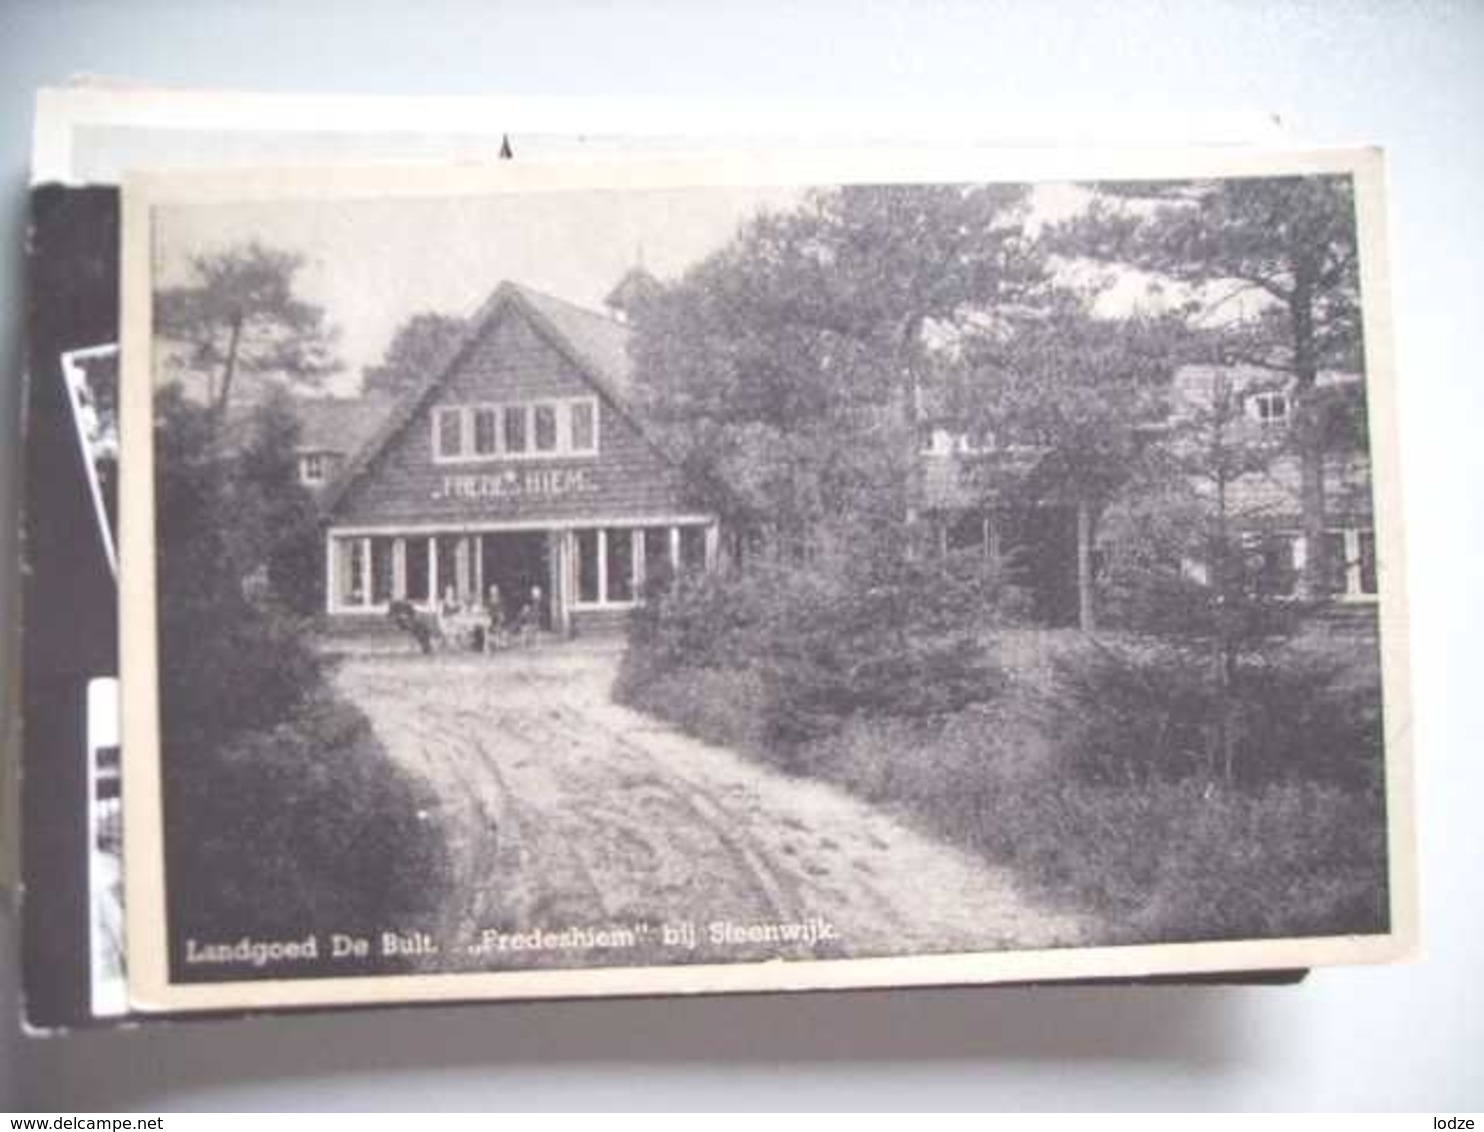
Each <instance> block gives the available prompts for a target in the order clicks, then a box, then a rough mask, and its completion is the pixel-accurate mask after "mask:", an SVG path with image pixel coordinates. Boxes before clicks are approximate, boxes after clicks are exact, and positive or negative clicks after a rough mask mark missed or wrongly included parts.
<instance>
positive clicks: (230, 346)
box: [215, 314, 242, 433]
mask: <svg viewBox="0 0 1484 1132" xmlns="http://www.w3.org/2000/svg"><path fill="white" fill-rule="evenodd" d="M241 341H242V316H241V315H240V314H238V315H234V316H233V317H232V331H231V333H230V335H228V337H227V358H226V360H225V361H224V362H223V363H222V387H221V392H220V393H219V394H218V396H217V399H216V406H215V412H216V421H215V428H216V430H217V432H218V433H220V432H221V430H222V428H223V426H224V425H225V424H226V423H227V405H228V404H229V403H230V402H231V398H232V378H233V377H234V376H235V375H236V373H237V349H238V346H239V345H240V343H241Z"/></svg>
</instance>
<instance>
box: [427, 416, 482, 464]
mask: <svg viewBox="0 0 1484 1132" xmlns="http://www.w3.org/2000/svg"><path fill="white" fill-rule="evenodd" d="M468 416H469V412H468V409H467V407H465V406H463V405H435V406H434V407H433V413H432V421H433V462H434V463H435V464H458V463H462V462H464V461H467V460H468V459H469V458H470V457H469V454H468V450H467V449H466V448H465V446H464V437H465V435H466V434H467V433H468V431H469V429H468V423H469V421H468ZM447 417H453V418H454V419H455V420H457V421H458V422H459V423H458V428H457V429H456V430H455V436H457V437H458V447H457V448H456V449H455V450H454V451H453V452H445V451H444V450H443V427H442V426H443V421H444V419H445V418H447ZM471 439H472V438H471Z"/></svg>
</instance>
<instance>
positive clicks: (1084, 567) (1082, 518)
mask: <svg viewBox="0 0 1484 1132" xmlns="http://www.w3.org/2000/svg"><path fill="white" fill-rule="evenodd" d="M1092 536H1093V514H1092V504H1091V503H1089V502H1088V501H1087V500H1085V499H1079V500H1077V624H1078V626H1079V627H1080V628H1081V629H1082V631H1083V632H1084V633H1091V632H1093V631H1094V630H1095V629H1096V628H1097V627H1098V626H1097V603H1096V601H1095V597H1094V594H1093V577H1092Z"/></svg>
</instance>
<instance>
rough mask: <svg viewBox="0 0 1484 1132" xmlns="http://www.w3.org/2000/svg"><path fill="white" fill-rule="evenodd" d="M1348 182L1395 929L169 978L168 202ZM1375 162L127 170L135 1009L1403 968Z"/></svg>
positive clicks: (130, 881)
mask: <svg viewBox="0 0 1484 1132" xmlns="http://www.w3.org/2000/svg"><path fill="white" fill-rule="evenodd" d="M1319 173H1350V174H1352V175H1353V176H1354V183H1355V199H1356V210H1357V224H1358V230H1359V242H1360V247H1361V288H1362V300H1363V306H1364V310H1363V320H1364V332H1365V343H1366V353H1367V366H1366V369H1367V389H1368V397H1369V407H1370V427H1371V450H1372V451H1371V454H1372V468H1373V477H1374V492H1375V499H1376V537H1377V541H1378V545H1379V546H1380V547H1381V554H1380V555H1379V559H1380V561H1381V563H1382V564H1383V568H1384V571H1385V573H1384V577H1383V581H1382V584H1381V595H1380V609H1381V616H1380V621H1381V651H1382V683H1383V697H1384V711H1385V731H1386V794H1387V816H1388V825H1389V829H1388V861H1389V869H1390V876H1389V880H1390V884H1389V895H1390V930H1389V931H1388V932H1387V933H1385V934H1377V935H1366V936H1337V937H1312V938H1296V939H1272V940H1238V941H1216V942H1201V943H1170V944H1150V945H1139V946H1127V947H1089V948H1066V949H1057V950H1036V951H1008V952H983V953H972V954H953V955H914V956H900V957H888V958H870V959H830V960H798V961H782V960H772V961H767V962H745V963H734V964H711V965H704V966H666V967H655V966H650V967H592V968H582V969H564V970H541V971H507V972H471V973H448V974H407V975H373V976H356V977H350V978H306V979H269V980H252V981H235V982H217V983H209V984H202V983H191V984H181V983H174V982H172V981H171V980H170V977H169V966H168V947H167V932H166V918H165V908H166V905H165V884H166V877H165V869H164V853H163V836H162V833H163V831H162V824H161V817H162V815H161V801H160V784H161V779H160V773H161V768H160V758H159V746H158V702H157V692H156V671H157V657H156V637H155V600H154V598H155V588H154V587H155V562H154V553H153V503H154V490H153V485H154V471H153V453H152V451H151V444H150V438H151V423H152V415H153V414H152V394H153V388H152V381H151V372H150V370H151V366H150V343H151V322H150V317H151V313H150V306H151V304H150V294H151V243H152V231H151V217H152V210H153V209H154V208H155V207H156V206H158V205H161V204H166V203H180V202H187V201H192V202H200V201H208V200H269V199H305V198H311V197H321V198H323V197H334V198H343V199H355V198H366V197H372V196H375V197H387V196H425V195H440V196H441V195H467V194H488V193H525V192H563V191H584V190H593V189H623V190H638V189H661V188H686V187H703V186H728V185H730V186H747V185H799V186H804V185H835V184H848V183H871V184H889V183H897V184H905V183H921V182H926V183H932V182H986V181H1014V182H1029V181H1090V180H1103V179H1124V180H1159V179H1178V178H1189V177H1243V176H1275V175H1285V174H1289V175H1303V174H1319ZM1387 258H1388V256H1387V244H1386V231H1385V213H1384V185H1383V162H1382V157H1381V154H1380V152H1379V150H1375V149H1349V150H1333V149H1332V150H1240V151H1239V150H1218V149H1189V148H1187V149H1154V150H1139V149H1120V150H1116V151H1115V150H1085V149H1084V150H1070V149H1067V150H1049V149H1040V150H991V149H979V150H971V151H953V152H949V151H946V150H907V151H895V150H882V149H872V150H862V151H858V152H850V151H832V152H783V153H776V152H775V153H760V152H741V151H738V152H730V153H718V154H714V155H709V156H706V155H692V156H688V157H683V158H676V159H665V160H653V161H651V160H634V159H624V160H614V159H612V158H595V159H587V158H581V159H563V160H562V161H560V162H551V163H546V164H540V163H534V162H519V161H517V162H508V163H502V164H499V165H493V166H490V165H482V166H469V167H459V166H453V167H450V166H447V165H443V166H438V167H433V166H407V167H400V168H370V169H351V168H346V167H337V168H327V169H320V170H253V171H234V172H232V173H230V174H211V173H183V174H172V175H154V176H151V175H140V176H131V177H129V178H127V179H126V181H125V185H124V192H123V255H122V272H123V281H122V347H123V353H122V371H121V378H120V385H121V390H120V401H121V408H122V433H123V444H124V452H125V453H126V455H125V456H124V457H123V458H122V459H121V465H122V485H121V504H122V506H121V516H120V525H121V531H120V536H121V537H120V549H121V576H120V583H121V593H122V601H121V603H120V609H121V625H120V640H121V643H122V645H123V650H122V652H123V656H122V678H123V691H124V695H123V728H124V743H123V752H124V754H123V760H124V797H125V800H126V801H125V805H126V811H125V822H124V832H125V862H126V870H127V891H128V901H127V905H128V907H127V928H128V954H129V987H130V999H131V1003H132V1005H133V1006H134V1007H135V1008H136V1009H138V1010H140V1011H144V1012H150V1011H196V1010H230V1009H259V1008H263V1007H273V1006H331V1005H365V1004H386V1003H398V1002H419V1001H449V1000H473V999H489V1000H496V999H526V998H560V997H593V996H620V995H653V994H702V993H716V992H744V991H745V992H766V991H792V990H812V989H825V988H847V987H883V986H924V985H955V984H968V983H1001V982H1023V981H1041V980H1064V979H1086V978H1132V977H1141V976H1149V975H1170V974H1182V973H1185V974H1194V973H1201V972H1218V971H1257V970H1272V969H1285V968H1299V967H1313V966H1322V965H1330V964H1346V963H1372V962H1382V961H1388V960H1396V959H1401V958H1406V957H1410V956H1411V955H1412V953H1413V952H1414V949H1415V947H1416V940H1417V902H1416V841H1415V829H1414V816H1413V807H1414V783H1413V765H1412V751H1411V745H1412V744H1411V737H1412V728H1411V708H1410V689H1409V675H1408V662H1407V648H1406V638H1407V625H1408V622H1407V614H1406V601H1405V592H1406V586H1405V577H1404V570H1405V557H1404V549H1403V539H1402V518H1401V515H1402V511H1401V506H1402V501H1401V490H1400V469H1399V464H1398V440H1397V425H1396V395H1395V388H1394V373H1393V353H1392V338H1391V329H1390V314H1389V312H1390V293H1389V282H1388V279H1389V276H1388V272H1387Z"/></svg>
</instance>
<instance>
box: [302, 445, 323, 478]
mask: <svg viewBox="0 0 1484 1132" xmlns="http://www.w3.org/2000/svg"><path fill="white" fill-rule="evenodd" d="M299 481H300V482H301V483H324V481H325V457H324V455H323V454H322V453H320V452H309V453H306V454H305V455H303V456H300V457H299Z"/></svg>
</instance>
